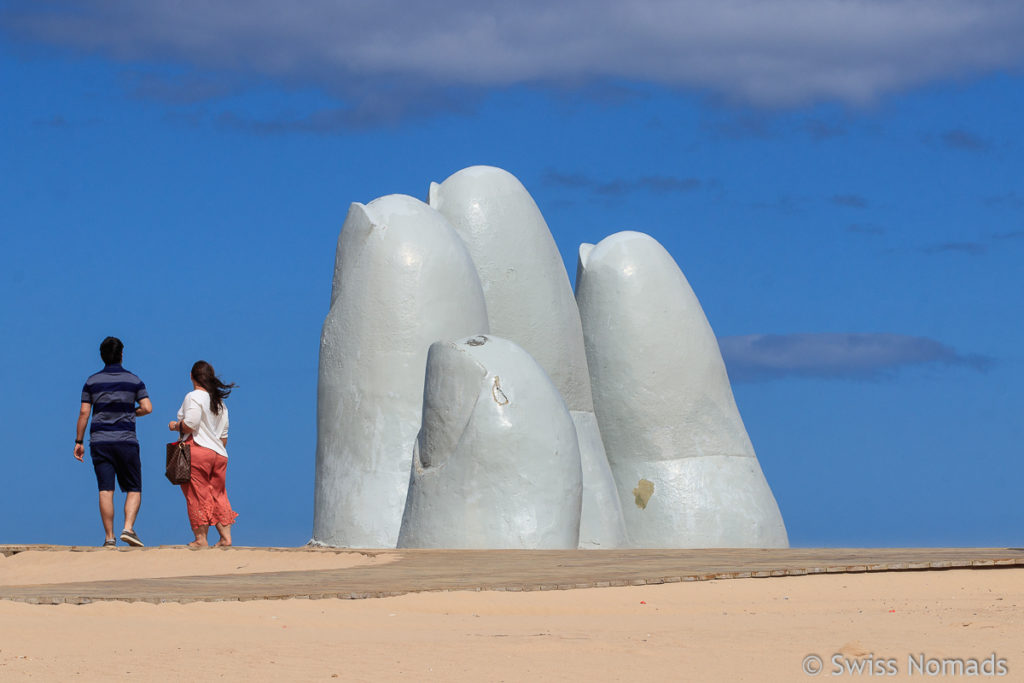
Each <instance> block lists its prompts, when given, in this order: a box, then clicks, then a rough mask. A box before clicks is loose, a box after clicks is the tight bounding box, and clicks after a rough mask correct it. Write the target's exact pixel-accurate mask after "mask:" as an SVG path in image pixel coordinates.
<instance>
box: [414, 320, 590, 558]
mask: <svg viewBox="0 0 1024 683" xmlns="http://www.w3.org/2000/svg"><path fill="white" fill-rule="evenodd" d="M412 462H413V466H412V476H411V479H410V481H409V495H408V498H407V500H406V507H405V515H404V517H403V519H402V528H401V533H400V535H399V538H398V547H400V548H520V549H533V548H536V549H572V548H576V547H577V545H578V543H579V524H580V506H581V501H582V487H583V482H582V472H581V466H580V454H579V449H578V446H577V441H576V429H575V426H574V424H573V421H572V418H571V417H570V415H569V410H568V407H567V406H566V404H565V401H564V400H563V399H562V396H561V395H560V394H559V392H558V389H557V388H556V387H555V385H554V384H553V383H552V381H551V379H550V378H549V377H548V375H547V374H546V373H545V372H544V370H543V369H542V368H541V367H540V365H539V364H538V363H537V362H536V361H535V360H534V359H533V358H532V357H531V356H530V354H528V353H527V352H526V351H524V350H523V349H522V348H520V347H519V346H518V345H516V344H514V343H513V342H511V341H508V340H505V339H500V338H498V337H495V336H493V335H478V336H475V337H471V338H468V339H462V340H459V341H454V342H438V343H436V344H433V345H432V346H431V347H430V353H429V356H428V359H427V372H426V384H425V387H424V392H423V419H422V426H421V428H420V432H419V435H418V437H417V439H416V445H415V448H414V450H413V457H412Z"/></svg>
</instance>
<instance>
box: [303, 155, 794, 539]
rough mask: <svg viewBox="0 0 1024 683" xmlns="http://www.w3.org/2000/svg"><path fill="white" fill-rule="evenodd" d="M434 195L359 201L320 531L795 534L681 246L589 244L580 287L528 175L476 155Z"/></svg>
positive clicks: (409, 535)
mask: <svg viewBox="0 0 1024 683" xmlns="http://www.w3.org/2000/svg"><path fill="white" fill-rule="evenodd" d="M429 194H430V196H429V205H427V204H424V203H423V202H421V201H419V200H416V199H413V198H412V197H407V196H404V195H389V196H387V197H382V198H380V199H376V200H374V201H372V202H370V203H369V204H368V205H366V206H364V205H362V204H353V205H352V207H351V208H350V210H349V214H348V217H347V218H346V220H345V225H344V227H343V229H342V231H341V235H340V237H339V238H338V248H337V255H336V261H335V273H334V283H333V291H332V294H331V307H330V311H329V313H328V315H327V320H326V321H325V323H324V328H323V335H322V337H321V345H320V377H319V386H318V404H317V430H318V440H317V460H316V488H315V505H314V524H313V540H314V542H317V543H322V544H326V545H332V546H347V547H371V548H386V547H395V546H396V545H398V546H400V547H429V548H439V547H451V548H563V549H565V548H575V547H581V548H613V547H620V546H625V545H634V546H640V547H722V546H750V547H780V546H785V545H787V539H786V530H785V527H784V525H783V523H782V518H781V516H780V515H779V510H778V506H777V505H776V503H775V499H774V497H773V496H772V493H771V490H770V489H769V488H768V484H767V482H766V481H765V479H764V475H763V474H762V472H761V468H760V465H759V464H758V461H757V457H756V456H755V455H754V450H753V447H752V446H751V444H750V440H749V438H748V437H747V434H746V430H745V429H744V426H743V422H742V420H741V419H740V416H739V411H738V410H737V408H736V404H735V401H734V400H733V396H732V391H731V388H730V386H729V380H728V377H727V375H726V372H725V366H724V364H723V362H722V358H721V355H720V354H719V351H718V345H717V343H716V341H715V337H714V334H713V333H712V331H711V327H710V326H709V325H708V323H707V320H706V318H705V317H704V313H703V311H702V310H701V307H700V304H699V303H698V301H697V298H696V297H695V296H694V294H693V291H692V290H691V289H690V286H689V284H688V283H687V281H686V278H685V277H684V276H683V274H682V272H681V271H680V270H679V267H678V266H677V265H676V264H675V261H673V260H672V257H671V256H669V254H668V253H667V252H666V251H665V250H664V249H663V248H662V247H661V245H659V244H658V243H657V242H655V241H654V240H653V239H652V238H651V237H649V236H647V235H643V234H641V233H632V232H627V233H619V234H617V235H613V236H611V237H608V238H606V239H605V240H603V241H601V242H600V243H599V244H598V245H597V246H596V247H594V246H592V245H583V246H582V247H581V248H580V264H579V270H578V274H577V286H576V296H575V299H574V298H573V293H572V290H571V288H570V286H569V280H568V277H567V275H566V273H565V268H564V265H563V264H562V261H561V258H560V256H559V253H558V250H557V248H556V246H555V243H554V240H553V238H552V237H551V233H550V231H549V230H548V227H547V224H546V223H545V221H544V218H543V216H542V215H541V213H540V210H539V209H538V208H537V205H536V204H535V203H534V201H533V199H532V198H531V197H530V195H529V193H528V192H527V191H526V189H525V188H524V187H523V186H522V184H521V183H520V182H519V181H518V180H517V179H516V178H515V177H514V176H512V175H511V174H509V173H507V172H506V171H503V170H501V169H498V168H493V167H487V166H474V167H471V168H468V169H464V170H462V171H459V172H458V173H455V174H454V175H452V176H451V177H449V178H448V179H447V180H445V181H444V182H443V183H441V184H432V185H431V187H430V193H429ZM452 340H457V341H452ZM428 349H429V355H428ZM606 449H607V455H606ZM609 463H610V466H609Z"/></svg>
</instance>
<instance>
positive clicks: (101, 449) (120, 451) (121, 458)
mask: <svg viewBox="0 0 1024 683" xmlns="http://www.w3.org/2000/svg"><path fill="white" fill-rule="evenodd" d="M89 452H90V453H91V454H92V467H93V469H94V470H96V483H97V484H98V485H99V487H100V491H113V490H114V476H115V475H116V476H117V484H118V486H120V487H121V491H122V492H125V493H127V492H131V491H142V464H141V463H140V461H139V444H137V443H131V442H127V441H120V442H114V443H90V444H89Z"/></svg>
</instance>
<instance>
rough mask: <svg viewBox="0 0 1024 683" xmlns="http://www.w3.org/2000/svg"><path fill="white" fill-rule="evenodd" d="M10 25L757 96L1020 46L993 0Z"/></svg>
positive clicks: (304, 58)
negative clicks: (647, 83) (640, 83)
mask: <svg viewBox="0 0 1024 683" xmlns="http://www.w3.org/2000/svg"><path fill="white" fill-rule="evenodd" d="M0 22H2V24H3V26H4V27H5V28H6V30H7V32H8V33H9V34H10V35H11V36H13V37H16V38H21V39H27V40H32V41H39V42H44V43H48V44H54V45H59V46H66V47H71V48H74V49H81V50H86V51H94V52H99V53H101V54H106V55H109V56H112V57H115V58H118V59H122V60H126V61H134V60H139V61H149V60H162V59H171V60H176V61H180V62H183V63H187V64H191V65H193V66H195V67H198V68H200V69H227V70H234V71H238V72H241V73H245V74H249V75H252V74H255V75H259V76H266V77H271V78H276V79H285V80H288V81H300V82H305V83H313V84H316V85H320V86H323V87H325V88H327V89H328V90H331V91H333V92H335V93H338V94H344V95H345V96H347V97H358V93H359V91H360V89H363V88H372V87H374V84H376V83H380V82H386V83H389V84H391V85H392V86H394V85H395V84H401V83H405V84H415V87H418V88H430V87H501V86H508V85H513V84H522V83H531V84H532V83H544V84H549V85H552V84H553V85H559V84H563V85H564V84H573V85H575V84H579V83H583V82H587V81H590V80H594V79H625V80H631V81H642V82H651V83H658V84H663V85H668V86H672V87H684V88H694V89H698V90H701V91H707V92H711V93H715V94H717V95H721V96H724V97H727V98H731V99H735V100H738V101H743V102H747V103H753V104H757V105H767V106H791V105H800V104H805V103H809V102H813V101H819V100H840V101H845V102H854V103H862V102H868V101H871V100H872V99H874V98H876V97H878V96H879V95H881V94H884V93H886V92H889V91H894V90H899V89H903V88H907V87H913V86H916V85H920V84H924V83H928V82H931V81H935V80H938V79H946V78H957V77H964V76H970V75H976V74H980V73H985V72H990V71H993V70H1000V69H1016V68H1019V67H1020V66H1021V64H1022V60H1024V41H1022V40H1021V39H1020V37H1021V35H1024V4H1022V3H1017V2H1005V1H1002V0H975V1H968V0H771V1H767V0H691V1H689V2H686V1H680V0H633V1H631V2H629V1H622V0H563V1H562V2H556V3H552V2H549V1H547V0H545V1H543V2H542V1H541V0H518V1H517V2H496V1H493V0H491V1H486V0H472V1H470V0H447V1H446V0H439V1H437V2H432V3H423V2H416V1H409V0H334V1H332V0H303V1H302V2H294V3H285V2H279V1H278V0H246V1H245V2H242V1H241V0H219V1H218V2H207V1H205V0H146V2H137V1H135V0H106V1H104V0H82V1H79V2H69V1H67V0H64V1H60V2H26V1H24V0H16V1H14V2H9V3H8V10H7V11H6V12H5V13H4V14H3V15H0Z"/></svg>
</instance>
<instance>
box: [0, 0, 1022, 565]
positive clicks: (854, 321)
mask: <svg viewBox="0 0 1024 683" xmlns="http://www.w3.org/2000/svg"><path fill="white" fill-rule="evenodd" d="M1022 32H1024V9H1021V8H1020V7H1019V5H1017V4H1016V3H1002V2H994V1H993V2H973V3H968V2H952V1H950V0H940V1H936V2H920V1H917V0H895V1H892V2H875V1H873V0H872V1H868V0H861V1H859V2H849V1H846V2H844V1H840V0H825V1H820V2H811V1H810V0H785V1H772V2H764V3H755V2H752V1H751V0H725V1H722V2H711V1H710V0H707V1H701V2H679V3H670V2H659V1H657V0H643V1H634V2H625V3H623V2H617V3H611V2H605V1H604V0H595V1H593V2H587V3H583V2H566V3H561V4H558V5H549V4H547V3H540V2H534V1H533V0H528V1H523V2H519V3H515V4H513V3H503V4H498V3H480V2H474V3H469V2H461V1H456V2H441V3H432V4H430V5H429V6H428V5H422V6H421V5H419V4H416V3H408V2H403V1H400V0H390V1H386V2H375V3H362V2H359V3H354V2H353V3H342V2H326V1H311V2H306V3H302V4H301V5H297V6H294V7H293V6H290V5H282V4H280V3H276V2H269V1H267V2H251V3H239V2H221V3H215V4H209V3H201V2H196V1H185V2H170V0H166V1H165V0H156V1H153V2H147V3H130V2H79V3H67V2H36V3H28V2H0V89H2V90H0V91H2V92H3V93H4V103H3V106H2V107H0V179H2V182H0V253H3V254H4V255H5V257H6V262H5V267H4V268H3V269H2V270H0V286H2V288H3V293H4V296H3V298H2V299H0V315H2V320H3V332H2V334H0V353H2V354H3V357H4V358H5V360H6V362H5V363H4V371H3V379H4V385H5V386H6V387H7V391H5V392H3V394H2V396H0V410H2V413H3V414H4V415H5V416H6V425H7V426H6V429H5V430H4V435H5V438H4V440H3V448H2V455H0V459H2V460H3V464H4V469H5V471H6V474H7V481H8V485H7V486H6V487H5V494H4V495H3V496H2V497H0V542H8V543H28V542H44V543H65V544H95V543H98V542H101V541H102V536H101V533H102V532H101V529H100V526H99V519H98V515H97V513H96V510H95V506H96V502H95V500H96V494H95V481H94V478H93V474H92V471H91V467H90V466H89V465H88V462H87V463H86V464H80V463H78V462H76V461H74V460H73V459H72V457H71V451H72V445H73V444H72V441H73V430H74V420H75V416H76V414H77V410H78V400H79V391H80V389H81V385H82V382H83V381H84V379H85V377H86V376H87V375H89V374H90V373H92V372H95V371H96V370H98V369H99V368H100V366H101V363H100V361H99V358H98V353H97V348H98V344H99V342H100V340H101V339H102V338H103V337H104V336H106V335H108V334H113V335H117V336H119V337H121V338H122V339H123V340H124V341H125V344H126V349H125V366H126V367H128V368H129V369H131V370H133V371H135V372H136V373H138V374H139V375H140V376H141V377H142V378H143V380H144V381H145V382H146V383H147V385H148V386H149V388H150V392H151V394H152V397H153V403H154V406H155V414H154V415H153V416H150V417H146V418H144V419H142V420H140V421H139V436H140V440H141V441H142V444H143V456H144V481H145V485H144V494H143V509H142V512H141V515H140V518H139V523H138V525H137V529H138V531H139V533H140V535H141V536H142V537H143V539H144V540H145V541H146V542H147V543H150V544H156V543H181V542H185V541H187V540H188V537H189V530H188V528H187V520H186V517H185V512H184V501H183V500H182V497H181V494H180V492H179V491H178V490H176V489H175V488H174V487H171V485H170V484H168V483H167V482H166V481H165V480H164V479H163V478H162V459H163V454H162V451H163V443H164V442H165V441H166V440H167V436H168V434H169V433H168V432H167V431H166V423H167V421H168V420H170V419H173V417H174V412H175V411H176V409H177V407H178V405H179V404H180V401H181V397H182V396H183V395H184V393H185V392H186V391H188V390H189V389H190V384H189V383H188V380H187V373H188V369H189V367H190V366H191V364H192V362H193V361H195V360H197V359H199V358H203V359H206V360H208V361H210V362H211V363H213V365H214V367H215V368H216V369H217V371H218V372H219V373H220V374H221V375H222V376H223V377H224V378H225V379H227V380H229V381H234V382H237V383H238V384H239V389H238V390H237V391H236V393H235V394H233V395H232V397H231V398H230V399H229V401H230V403H229V406H230V408H231V416H232V437H231V455H232V458H231V465H230V468H229V470H228V472H229V474H228V477H229V483H228V486H229V494H230V496H231V498H232V502H233V503H234V505H235V507H236V508H237V510H238V511H239V512H240V515H241V516H240V517H239V521H238V525H237V527H236V530H235V537H236V541H237V542H238V543H240V544H245V545H249V544H251V545H299V544H302V543H305V542H306V541H307V540H308V539H309V536H310V532H311V527H312V491H313V469H314V455H315V440H316V434H315V401H316V368H317V351H318V344H319V334H320V326H321V324H322V322H323V318H324V316H325V315H326V313H327V304H328V299H329V296H330V283H331V274H332V269H333V259H334V248H335V242H336V240H337V236H338V231H339V229H340V227H341V224H342V221H343V220H344V217H345V214H346V211H347V207H348V205H349V203H350V202H352V201H361V202H368V201H370V200H372V199H374V198H375V197H378V196H380V195H384V194H390V193H406V194H411V195H413V196H417V197H420V198H424V197H425V196H426V193H427V188H428V185H429V183H430V181H437V182H440V181H442V180H444V179H445V178H446V177H447V176H448V175H450V174H451V173H454V172H455V171H457V170H459V169H460V168H463V167H465V166H469V165H473V164H491V165H496V166H500V167H502V168H505V169H507V170H509V171H511V172H512V173H514V174H515V175H516V176H518V177H519V179H520V180H521V181H522V182H523V183H524V184H525V185H526V187H527V188H528V189H529V190H530V192H531V193H532V194H533V196H534V198H535V199H536V201H537V203H538V205H539V206H540V208H541V210H542V211H543V212H544V215H545V218H546V219H547V221H548V224H549V226H550V227H551V230H552V233H553V234H554V236H555V239H556V241H557V243H558V245H559V248H560V249H561V251H562V254H563V256H564V258H565V260H566V264H567V267H568V270H569V274H570V276H573V275H574V274H575V265H576V263H575V262H576V249H577V246H578V244H579V243H580V242H584V241H586V242H596V241H598V240H600V239H601V238H603V237H605V236H606V235H608V234H611V233H613V232H617V231H619V230H624V229H634V230H641V231H644V232H647V233H649V234H651V235H653V236H654V237H655V238H656V239H658V240H659V241H661V242H662V244H664V245H665V247H666V248H667V249H668V250H669V252H670V253H672V254H673V256H674V257H675V258H676V260H677V262H678V263H679V265H680V267H681V268H682V269H683V271H684V273H686V276H687V278H688V279H689V281H690V283H691V285H692V286H693V288H694V290H695V291H696V293H697V296H698V297H699V298H700V300H701V302H702V304H703V306H704V310H705V312H706V314H707V316H708V319H709V321H710V322H711V325H712V327H713V328H714V330H715V332H716V334H717V335H718V336H719V339H720V342H721V346H722V349H723V353H724V355H725V358H726V361H727V364H728V367H729V369H730V374H731V376H732V379H733V389H734V392H735V394H736V398H737V402H738V403H739V406H740V410H741V413H742V415H743V418H744V421H745V422H746V425H747V428H748V431H749V433H750V436H751V439H752V440H753V443H754V446H755V449H756V450H757V453H758V457H759V458H760V460H761V465H762V467H763V469H764V471H765V474H766V476H767V478H768V481H769V483H770V484H771V486H772V488H773V490H774V492H775V495H776V498H777V499H778V501H779V505H780V508H781V510H782V513H783V516H784V518H785V521H786V524H787V527H788V530H789V534H790V540H791V542H792V544H793V545H799V546H893V545H897V546H898V545H979V546H982V545H992V546H1022V545H1024V524H1022V522H1024V514H1022V513H1021V511H1020V507H1019V506H1018V505H1014V504H1013V503H1012V501H1013V500H1017V499H1018V497H1019V488H1020V482H1021V481H1022V480H1024V448H1022V447H1021V443H1022V437H1024V428H1022V422H1024V420H1022V418H1024V400H1022V398H1021V391H1020V387H1021V386H1022V385H1024V364H1022V352H1021V349H1022V348H1024V323H1022V321H1021V313H1020V309H1021V306H1020V303H1019V301H1020V298H1021V292H1022V290H1024V276H1022V274H1021V269H1020V265H1021V263H1022V257H1024V134H1022V133H1021V129H1020V122H1019V116H1020V112H1021V111H1024V71H1022V66H1024V45H1020V44H1019V43H1020V41H1019V40H1018V38H1019V36H1020V35H1022ZM118 501H120V494H119V495H118ZM118 517H119V518H120V512H119V513H118Z"/></svg>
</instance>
